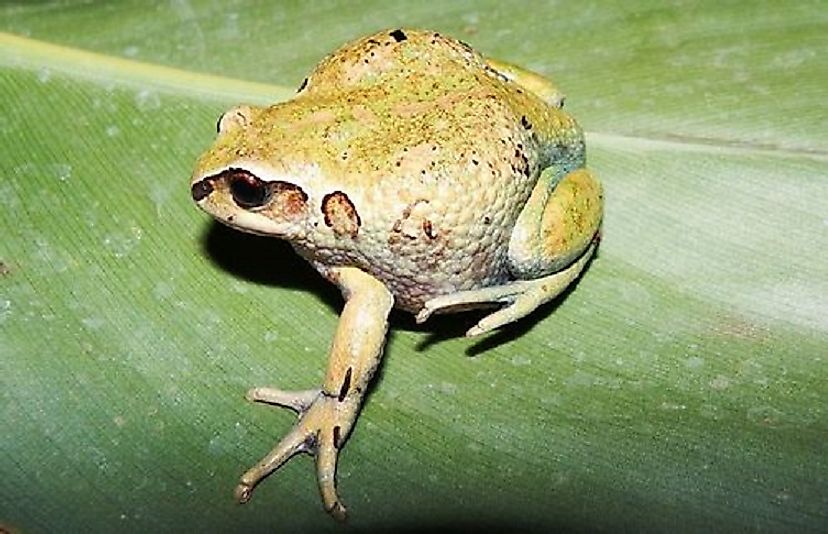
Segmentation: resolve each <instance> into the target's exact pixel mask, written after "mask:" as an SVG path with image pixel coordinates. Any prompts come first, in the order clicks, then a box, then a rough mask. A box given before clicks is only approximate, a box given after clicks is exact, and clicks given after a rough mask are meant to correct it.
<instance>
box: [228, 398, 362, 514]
mask: <svg viewBox="0 0 828 534" xmlns="http://www.w3.org/2000/svg"><path fill="white" fill-rule="evenodd" d="M247 398H248V399H249V400H251V401H254V402H262V403H267V404H275V405H278V406H283V407H286V408H290V409H292V410H294V411H295V412H297V413H298V414H299V421H298V422H297V423H296V425H295V426H294V427H293V429H292V430H291V431H290V433H288V435H287V436H285V437H284V438H283V439H282V441H280V442H279V443H278V444H277V445H276V447H274V448H273V450H272V451H270V453H268V454H267V456H265V457H264V458H262V459H261V460H260V461H259V463H257V464H256V465H254V466H253V467H252V468H250V469H249V470H248V471H247V472H246V473H245V474H244V475H242V477H241V480H240V481H239V484H238V486H236V491H235V496H236V500H238V502H240V503H245V502H247V501H249V500H250V497H251V494H252V492H253V488H255V487H256V485H257V484H258V483H259V482H260V481H261V480H262V479H264V478H265V477H266V476H267V475H269V474H270V473H272V472H273V471H275V470H276V469H278V468H279V467H281V466H282V465H283V464H284V463H285V462H287V461H288V460H289V459H290V458H292V457H293V456H294V455H296V454H298V453H308V454H311V455H313V456H316V475H317V481H318V483H319V491H320V493H321V495H322V501H323V504H324V506H325V510H327V511H328V513H330V514H331V515H332V516H333V517H334V518H335V519H337V520H340V521H341V520H344V519H345V515H346V514H345V507H344V506H343V505H342V502H341V501H340V500H339V497H338V496H337V493H336V461H337V457H338V453H339V447H340V446H341V445H342V442H343V441H344V440H345V438H346V437H347V436H348V434H349V433H350V429H351V427H352V426H353V423H354V419H356V414H357V410H358V408H359V403H358V401H357V402H349V399H346V398H342V399H340V398H339V397H338V396H333V395H330V394H328V393H325V392H324V391H321V390H308V391H282V390H279V389H272V388H254V389H251V390H250V391H249V392H248V393H247Z"/></svg>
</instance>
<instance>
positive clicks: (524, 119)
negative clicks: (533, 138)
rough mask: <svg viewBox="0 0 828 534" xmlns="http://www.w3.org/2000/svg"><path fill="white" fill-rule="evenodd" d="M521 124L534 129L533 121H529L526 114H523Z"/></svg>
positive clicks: (528, 128)
mask: <svg viewBox="0 0 828 534" xmlns="http://www.w3.org/2000/svg"><path fill="white" fill-rule="evenodd" d="M520 124H521V126H523V127H524V128H526V129H527V130H531V129H532V123H531V122H529V119H527V118H526V115H523V116H522V117H521V118H520Z"/></svg>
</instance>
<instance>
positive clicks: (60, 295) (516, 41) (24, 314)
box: [0, 0, 828, 532]
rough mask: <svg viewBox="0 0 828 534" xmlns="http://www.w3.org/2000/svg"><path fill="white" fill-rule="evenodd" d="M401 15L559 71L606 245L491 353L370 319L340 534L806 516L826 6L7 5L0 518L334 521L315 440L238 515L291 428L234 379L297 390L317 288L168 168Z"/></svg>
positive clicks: (315, 361)
mask: <svg viewBox="0 0 828 534" xmlns="http://www.w3.org/2000/svg"><path fill="white" fill-rule="evenodd" d="M398 25H407V26H420V27H429V28H433V29H437V30H440V31H444V32H446V33H449V34H451V35H454V36H456V37H459V38H461V39H463V40H465V41H467V42H469V43H470V44H472V45H473V46H475V47H476V48H478V49H480V50H482V51H483V52H485V53H487V54H490V55H493V56H497V57H499V58H502V59H506V60H509V61H512V62H514V63H518V64H522V65H525V66H527V67H530V68H532V69H535V70H537V71H539V72H542V73H544V74H547V75H550V76H551V77H553V78H554V79H555V80H556V81H557V83H558V84H559V85H560V86H561V87H562V88H563V89H564V90H565V92H566V93H567V95H568V99H567V108H568V109H569V110H570V111H571V112H573V113H574V114H575V115H576V116H577V117H578V118H579V119H580V121H581V122H582V124H583V126H584V127H585V129H586V130H587V132H588V135H589V138H588V147H589V160H590V165H591V166H592V167H593V169H595V170H596V172H597V173H598V174H599V176H600V177H601V178H602V180H603V182H604V185H605V188H606V194H607V213H606V222H605V239H604V241H603V242H602V244H601V250H600V254H599V257H598V258H597V260H596V261H594V262H593V263H592V265H591V267H590V269H589V271H588V272H587V274H586V276H585V277H584V278H583V280H582V281H581V282H580V283H579V284H578V286H577V288H576V289H575V290H574V291H572V292H570V293H569V294H568V296H567V297H566V298H565V299H564V300H563V301H561V302H558V303H555V304H554V305H551V306H547V307H545V308H544V309H542V310H541V311H540V312H539V313H536V314H534V315H533V316H532V317H530V318H528V319H527V320H524V321H522V322H521V323H519V324H515V325H512V326H510V327H508V328H506V329H503V330H502V331H500V332H498V333H496V334H494V335H492V336H490V337H487V338H485V339H483V340H467V339H464V338H463V337H462V332H463V331H464V330H465V329H466V328H467V327H468V326H470V325H471V324H472V323H473V322H474V320H475V318H476V317H477V315H474V314H466V315H458V316H449V317H437V318H434V319H433V320H431V321H429V322H428V323H426V325H424V326H422V327H420V326H415V325H414V323H413V321H412V319H411V318H410V317H408V316H406V315H403V314H396V315H394V316H393V317H392V333H391V335H390V340H389V343H388V346H387V350H386V358H385V361H384V364H383V367H382V371H381V374H380V376H379V378H378V380H377V381H376V382H375V385H374V389H373V393H372V394H371V395H370V398H369V401H368V403H367V405H366V407H365V409H364V411H363V413H362V415H361V417H360V420H359V423H358V425H357V427H356V431H355V432H354V434H353V436H352V439H351V440H350V441H349V442H348V446H347V447H346V448H345V450H344V452H343V454H342V457H341V462H340V474H339V480H340V483H339V486H340V491H341V494H342V496H343V499H344V500H345V502H346V504H347V505H348V506H349V509H350V512H351V519H350V522H349V526H348V527H345V528H346V529H351V530H376V529H387V530H399V529H405V528H408V529H410V530H412V531H415V530H417V529H419V528H424V527H430V528H438V527H441V528H445V529H452V528H454V529H458V528H461V527H482V526H489V527H492V526H498V527H501V528H504V529H509V530H527V529H537V530H550V529H552V528H560V529H578V530H581V529H585V530H594V529H599V530H619V529H629V530H668V529H670V530H681V531H699V530H710V529H714V530H717V531H726V530H742V531H744V530H770V531H819V530H823V531H824V530H825V529H827V528H828V489H826V488H828V459H827V458H828V446H827V445H826V438H828V419H826V418H828V380H826V377H827V376H828V362H826V358H828V319H826V317H828V304H827V303H828V300H826V295H828V261H826V258H828V253H826V250H828V152H826V149H825V147H826V146H828V128H826V127H825V125H826V124H828V106H826V105H825V100H826V96H828V95H826V92H828V91H827V90H826V87H827V86H828V38H827V37H826V33H825V31H824V29H825V27H828V9H826V4H825V3H824V2H798V3H772V2H767V3H765V2H732V3H728V2H725V3H722V2H705V3H698V2H687V3H683V2H675V3H672V4H664V3H654V2H627V3H624V4H623V5H621V4H620V3H609V2H560V3H556V2H550V3H521V4H508V3H500V2H452V3H446V4H433V3H425V2H423V3H419V2H414V3H411V2H401V3H395V2H367V1H366V2H350V3H348V4H347V5H346V4H337V3H331V2H326V3H323V2H314V3H280V4H277V5H272V3H270V2H252V1H248V2H242V1H237V2H218V1H206V0H202V1H171V2H154V3H147V2H137V1H123V2H94V1H92V2H84V3H80V2H21V3H19V4H14V3H5V4H3V5H2V6H0V30H2V31H5V32H8V34H7V35H0V66H2V74H0V147H2V158H0V172H2V175H0V262H2V267H0V395H2V411H0V424H1V425H2V428H3V429H4V430H3V434H2V437H0V524H2V525H4V526H5V527H6V528H9V527H13V528H18V529H21V530H22V531H25V532H40V531H81V530H82V531H113V530H121V531H158V530H160V531H193V530H202V531H233V530H238V531H273V530H277V531H323V530H330V531H339V530H341V529H342V528H343V527H339V526H337V525H335V524H334V523H333V522H332V521H331V520H330V519H329V518H328V517H327V516H326V515H325V514H324V513H323V512H322V511H321V507H320V503H319V499H318V496H317V493H316V487H315V482H314V474H313V469H312V461H311V459H310V458H307V457H302V458H300V459H296V460H293V461H292V462H291V463H289V464H288V465H287V466H286V467H285V468H284V469H283V470H281V471H280V472H279V473H278V474H276V475H275V476H273V477H271V478H270V479H268V480H267V481H266V482H265V483H263V484H262V485H261V486H260V487H259V488H258V489H257V492H256V494H255V496H254V499H253V501H251V503H250V504H248V505H247V506H244V507H239V506H237V505H235V504H234V503H233V502H232V498H231V497H232V488H233V486H234V484H235V481H236V479H237V477H238V476H239V475H240V474H241V473H242V472H243V471H244V469H245V468H246V467H247V466H248V465H249V464H251V463H252V462H254V461H255V460H257V459H258V458H259V457H260V456H261V455H262V454H263V453H264V452H266V451H267V450H269V448H270V446H271V445H272V444H273V442H274V441H275V440H276V439H277V438H279V437H280V436H281V435H282V434H284V433H285V432H286V431H287V430H288V429H289V427H290V425H291V424H292V421H293V416H292V415H291V414H290V413H289V412H287V411H278V410H271V409H267V408H264V407H257V406H251V405H248V404H247V403H245V401H244V400H243V398H242V395H243V394H244V391H245V390H246V389H247V388H248V387H249V386H252V385H267V384H272V385H278V386H280V387H284V388H301V389H304V388H309V387H314V386H316V385H317V384H318V382H319V381H320V379H321V377H322V373H323V370H324V366H325V360H326V354H325V352H326V350H327V347H328V344H329V342H330V337H331V335H332V332H333V329H334V326H335V324H336V319H337V312H338V309H339V307H340V306H341V299H340V297H339V295H338V293H337V291H336V290H335V288H333V287H330V286H328V285H327V284H326V283H325V282H323V281H322V280H321V279H320V278H319V277H318V275H316V273H315V272H313V271H312V270H311V268H310V267H308V266H306V265H305V264H304V263H302V261H300V260H299V259H298V258H296V256H295V255H294V254H293V253H292V251H291V249H290V248H289V247H288V246H286V245H285V244H283V243H280V242H277V241H272V240H266V239H261V238H255V237H251V236H245V235H241V234H237V233H234V232H232V231H230V230H227V229H224V228H222V227H219V226H217V225H216V224H214V223H212V222H210V221H209V220H208V219H207V217H206V216H204V215H203V214H201V213H199V212H198V211H197V210H196V209H195V208H194V207H193V206H192V202H191V200H190V199H189V191H188V178H189V172H190V170H191V167H192V164H193V161H194V159H195V157H196V156H197V155H198V154H199V153H200V151H201V150H203V149H204V148H205V147H206V146H207V145H208V144H209V143H210V141H211V139H212V137H213V135H214V123H215V119H216V117H217V116H218V115H219V114H220V113H221V111H222V110H224V109H225V108H227V107H230V106H231V105H233V104H236V103H238V102H241V101H250V102H269V101H272V100H276V99H281V98H286V97H288V96H289V95H290V94H291V93H292V91H293V88H294V87H295V86H297V85H298V83H299V82H300V81H301V79H302V77H303V76H304V74H305V72H306V71H307V70H309V69H310V68H311V67H312V65H313V64H314V63H315V62H316V61H317V60H318V59H320V58H321V57H322V56H323V55H324V54H325V53H327V52H328V51H330V50H332V49H333V48H334V47H336V46H338V45H339V44H341V43H343V42H344V41H347V40H348V39H350V38H353V37H355V36H357V35H360V34H363V33H366V32H369V31H373V30H376V29H378V28H382V27H394V26H398ZM12 35H14V36H22V37H27V38H28V40H20V39H18V38H16V37H12ZM48 45H55V46H48ZM89 52H94V53H95V54H90V53H89ZM162 67H164V68H162ZM168 67H171V68H168ZM195 73H201V74H205V75H212V76H199V75H196V74H195ZM250 82H259V83H258V84H255V83H250ZM265 84H268V85H265Z"/></svg>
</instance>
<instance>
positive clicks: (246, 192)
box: [230, 172, 270, 208]
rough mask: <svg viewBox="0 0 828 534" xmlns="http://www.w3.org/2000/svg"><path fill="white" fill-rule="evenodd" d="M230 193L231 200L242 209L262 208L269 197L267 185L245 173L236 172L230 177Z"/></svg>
mask: <svg viewBox="0 0 828 534" xmlns="http://www.w3.org/2000/svg"><path fill="white" fill-rule="evenodd" d="M230 192H231V193H232V195H233V200H234V201H235V202H236V204H238V205H239V206H240V207H242V208H256V207H259V206H262V205H264V204H265V203H266V202H267V201H268V199H269V197H270V195H269V188H268V187H267V184H266V183H265V182H263V181H261V180H259V179H258V178H256V177H255V176H253V175H252V174H249V173H246V172H237V173H236V174H234V175H233V176H232V178H231V179H230Z"/></svg>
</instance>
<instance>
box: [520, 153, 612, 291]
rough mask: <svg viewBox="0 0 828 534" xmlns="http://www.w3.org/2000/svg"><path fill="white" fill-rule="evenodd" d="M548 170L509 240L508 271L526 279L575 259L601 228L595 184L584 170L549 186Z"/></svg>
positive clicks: (551, 175) (600, 200) (600, 207)
mask: <svg viewBox="0 0 828 534" xmlns="http://www.w3.org/2000/svg"><path fill="white" fill-rule="evenodd" d="M556 175H557V171H556V170H555V169H554V168H552V167H550V168H548V169H546V170H545V171H544V172H543V173H542V174H541V177H540V179H539V180H538V183H537V185H536V186H535V189H534V190H533V191H532V195H531V196H530V197H529V200H528V201H527V202H526V206H524V208H523V211H521V213H520V215H519V216H518V219H517V222H516V223H515V228H514V230H513V231H512V237H511V240H510V241H509V270H510V271H511V273H512V275H513V276H514V277H515V278H518V279H523V280H532V279H536V278H540V277H542V276H546V275H548V274H551V273H554V272H557V271H559V270H561V269H563V268H564V267H566V266H567V265H569V264H571V263H572V262H573V261H575V259H576V258H578V257H579V256H581V255H582V254H583V252H584V251H585V250H586V248H587V246H589V244H590V243H591V242H592V241H593V239H594V237H595V234H596V233H597V232H598V228H599V227H600V225H601V217H602V214H603V198H602V191H601V184H600V182H598V180H597V179H596V178H595V176H594V175H593V174H592V173H591V172H590V171H589V170H588V169H583V168H582V169H575V170H573V171H571V172H570V173H569V174H566V175H565V176H564V177H563V178H561V179H560V181H558V182H557V183H555V176H556Z"/></svg>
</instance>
